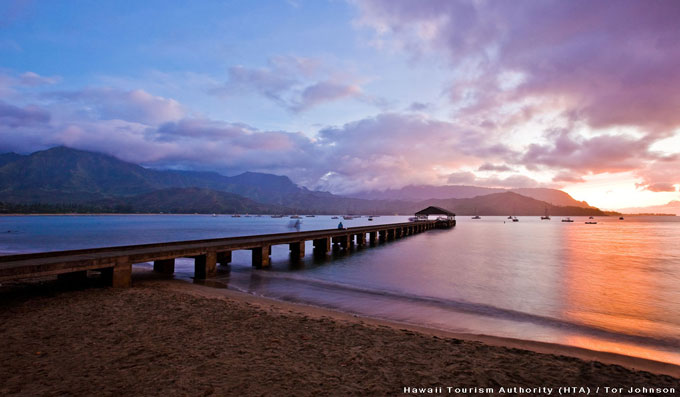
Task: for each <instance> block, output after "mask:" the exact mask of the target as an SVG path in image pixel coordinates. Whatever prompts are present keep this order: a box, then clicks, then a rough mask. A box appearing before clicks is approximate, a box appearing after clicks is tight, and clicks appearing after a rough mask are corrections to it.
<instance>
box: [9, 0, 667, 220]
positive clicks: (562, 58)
mask: <svg viewBox="0 0 680 397" xmlns="http://www.w3.org/2000/svg"><path fill="white" fill-rule="evenodd" d="M678 21H680V2H676V1H641V0H639V1H626V0H621V1H598V2H593V1H581V0H575V1H548V0H546V1H540V2H539V1H530V0H524V1H522V0H520V1H501V0H497V1H483V0H473V1H465V0H459V1H453V0H429V1H428V0H398V1H394V0H366V1H359V0H356V1H354V0H347V1H344V0H329V1H321V0H314V1H312V0H287V1H286V0H281V1H274V0H271V1H252V2H251V1H248V2H244V1H197V2H185V1H169V0H163V1H153V0H152V1H143V2H137V1H102V2H93V1H84V0H83V1H76V0H74V1H68V2H56V1H47V0H44V1H37V0H36V1H14V0H5V1H3V2H2V3H0V152H8V151H14V152H18V153H30V152H33V151H36V150H41V149H45V148H49V147H52V146H56V145H66V146H69V147H74V148H78V149H85V150H94V151H100V152H105V153H108V154H112V155H114V156H116V157H119V158H121V159H124V160H128V161H133V162H136V163H141V164H143V165H145V166H149V167H156V168H176V169H197V170H215V171H218V172H221V173H224V174H227V175H233V174H236V173H239V172H242V171H245V170H251V171H262V172H270V173H276V174H285V175H288V176H290V177H291V178H292V179H293V180H294V181H295V182H297V183H299V184H301V185H304V186H307V187H309V188H318V189H324V190H330V191H332V192H335V193H348V192H353V191H357V190H367V189H385V188H397V187H401V186H404V185H407V184H438V185H441V184H465V185H479V186H496V187H554V188H561V189H564V190H566V191H567V192H569V193H571V194H572V195H573V196H574V197H575V198H577V199H580V200H587V201H588V202H589V203H590V204H593V205H596V206H599V207H603V208H612V209H615V208H621V207H633V206H642V205H654V204H662V203H665V202H668V201H670V200H677V199H678V198H680V193H678V188H680V172H679V171H680V66H679V65H680V23H678Z"/></svg>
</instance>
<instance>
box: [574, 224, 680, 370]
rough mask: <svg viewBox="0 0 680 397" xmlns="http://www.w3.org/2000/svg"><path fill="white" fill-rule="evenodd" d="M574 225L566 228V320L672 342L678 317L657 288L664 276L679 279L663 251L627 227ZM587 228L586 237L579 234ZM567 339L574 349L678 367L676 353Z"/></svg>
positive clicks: (646, 235)
mask: <svg viewBox="0 0 680 397" xmlns="http://www.w3.org/2000/svg"><path fill="white" fill-rule="evenodd" d="M574 226H576V227H570V228H565V229H564V239H563V241H564V255H565V258H566V262H565V269H564V273H563V274H564V282H565V285H566V288H565V289H564V293H565V296H564V302H565V305H564V306H563V308H564V312H563V315H564V317H566V318H568V319H570V320H571V321H573V322H575V323H578V324H584V325H588V326H591V327H594V328H598V329H602V330H606V331H611V332H616V333H620V334H625V335H633V336H652V337H655V338H660V339H665V338H668V337H673V338H676V337H677V335H675V331H674V330H676V329H677V324H674V321H673V320H674V318H675V317H677V313H674V312H673V310H672V309H673V306H674V305H671V306H670V307H668V306H665V305H664V304H663V302H664V293H665V291H664V288H663V285H662V283H660V281H662V280H663V277H664V274H665V273H667V271H668V272H670V274H677V269H673V268H670V267H672V266H673V264H672V263H671V261H668V260H663V258H664V257H665V255H666V254H667V252H666V251H665V249H666V248H667V247H663V246H660V244H659V241H660V240H659V239H655V238H654V236H653V235H650V234H649V233H636V231H635V230H634V229H632V227H631V226H630V225H622V224H615V223H608V224H599V225H574ZM591 226H594V227H592V230H590V231H589V232H588V233H584V231H583V230H582V229H581V228H583V227H591ZM637 226H638V227H644V225H642V226H640V225H637ZM579 229H581V230H579ZM676 266H677V264H676ZM669 309H670V310H669ZM565 339H566V340H565V343H566V344H569V345H573V346H578V347H584V348H588V349H593V350H598V351H610V352H617V353H621V354H626V355H633V356H638V357H644V358H648V359H654V360H658V361H667V362H673V363H680V354H677V353H671V352H667V353H666V352H660V351H659V350H658V349H653V350H652V349H647V348H645V347H644V346H640V345H633V344H628V343H620V342H613V341H609V340H608V341H605V340H602V339H599V338H594V337H588V336H584V335H580V336H567V337H565Z"/></svg>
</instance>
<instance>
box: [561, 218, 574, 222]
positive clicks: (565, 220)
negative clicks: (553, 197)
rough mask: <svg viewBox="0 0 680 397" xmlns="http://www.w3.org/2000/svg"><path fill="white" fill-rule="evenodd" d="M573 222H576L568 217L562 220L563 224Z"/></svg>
mask: <svg viewBox="0 0 680 397" xmlns="http://www.w3.org/2000/svg"><path fill="white" fill-rule="evenodd" d="M573 221H574V220H573V219H571V218H569V217H566V218H564V219H562V222H573Z"/></svg>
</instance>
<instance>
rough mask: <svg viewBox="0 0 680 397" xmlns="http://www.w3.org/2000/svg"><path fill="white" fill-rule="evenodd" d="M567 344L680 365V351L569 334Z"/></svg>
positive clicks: (566, 339)
mask: <svg viewBox="0 0 680 397" xmlns="http://www.w3.org/2000/svg"><path fill="white" fill-rule="evenodd" d="M564 344H566V345H570V346H576V347H581V348H584V349H589V350H595V351H601V352H609V353H618V354H621V355H625V356H633V357H640V358H645V359H648V360H654V361H662V362H666V363H671V364H676V365H680V353H673V352H667V351H659V350H658V348H653V349H652V348H646V347H644V346H639V345H633V344H629V343H620V342H612V341H607V340H603V339H598V338H591V337H588V336H583V335H581V336H576V335H574V336H569V337H567V338H565V343H564Z"/></svg>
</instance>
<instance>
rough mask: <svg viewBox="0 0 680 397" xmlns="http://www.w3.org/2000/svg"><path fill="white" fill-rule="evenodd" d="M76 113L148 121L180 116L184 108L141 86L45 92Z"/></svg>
mask: <svg viewBox="0 0 680 397" xmlns="http://www.w3.org/2000/svg"><path fill="white" fill-rule="evenodd" d="M45 97H46V98H48V99H53V100H57V101H59V102H61V103H64V104H66V105H73V106H75V111H77V112H78V113H81V114H83V113H87V115H88V117H90V118H92V119H97V120H116V119H118V120H124V121H129V122H136V123H142V124H148V125H156V124H159V123H162V122H166V121H173V120H179V119H181V118H182V117H183V116H184V114H185V111H184V108H183V107H182V106H181V105H180V104H179V102H177V101H175V100H174V99H168V98H163V97H160V96H154V95H151V94H149V93H148V92H146V91H144V90H132V91H123V90H116V89H112V88H87V89H83V90H79V91H61V92H52V93H48V94H46V95H45Z"/></svg>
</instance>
